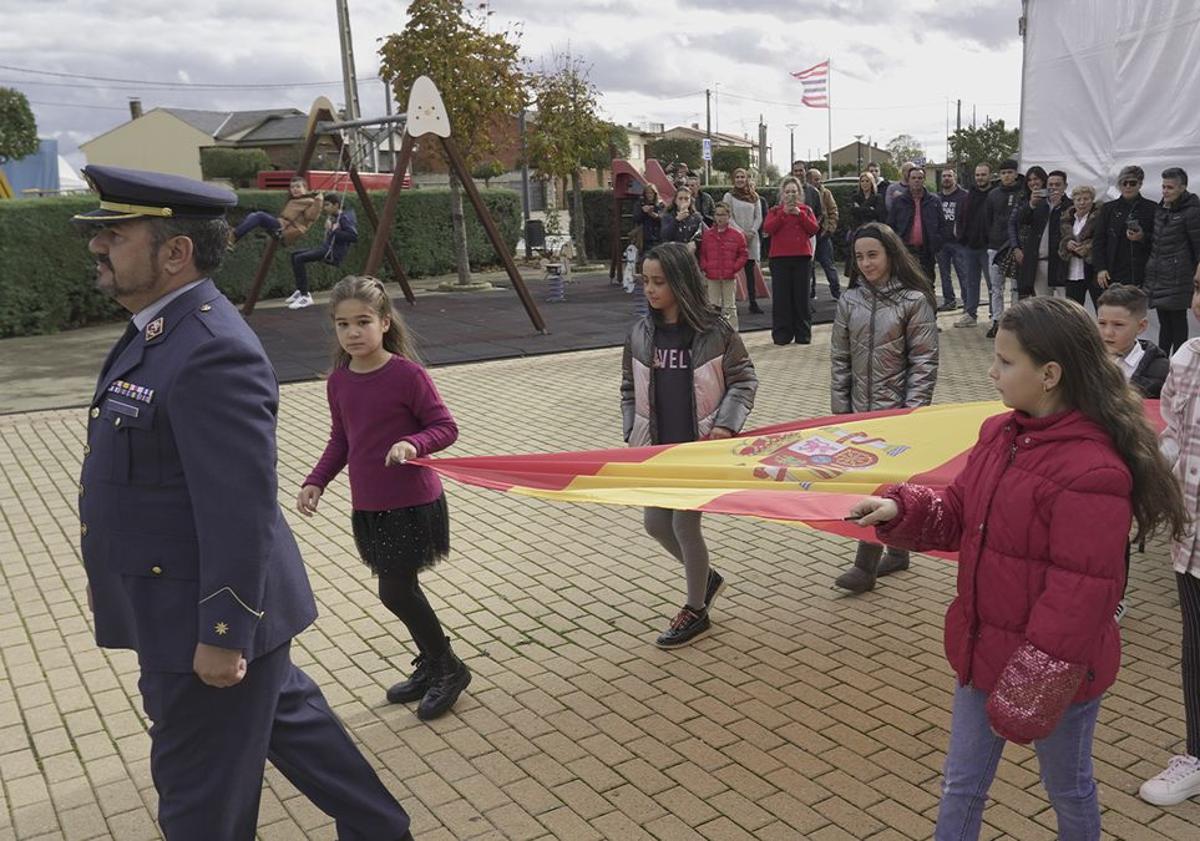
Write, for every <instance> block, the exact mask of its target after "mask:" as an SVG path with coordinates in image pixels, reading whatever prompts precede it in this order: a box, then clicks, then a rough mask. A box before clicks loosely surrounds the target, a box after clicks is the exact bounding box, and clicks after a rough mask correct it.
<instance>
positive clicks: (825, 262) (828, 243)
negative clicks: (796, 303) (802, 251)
mask: <svg viewBox="0 0 1200 841" xmlns="http://www.w3.org/2000/svg"><path fill="white" fill-rule="evenodd" d="M818 263H820V264H821V268H823V269H824V270H825V280H826V281H827V282H828V283H829V294H830V295H831V296H832V297H834V298H837V297H838V296H840V295H841V294H842V289H841V276H840V275H839V274H838V269H837V264H836V263H834V262H833V237H832V236H830V235H828V234H821V235H820V236H818V237H817V249H816V253H814V254H813V264H812V294H814V295H815V294H816V290H817V264H818Z"/></svg>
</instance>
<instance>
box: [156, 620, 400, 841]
mask: <svg viewBox="0 0 1200 841" xmlns="http://www.w3.org/2000/svg"><path fill="white" fill-rule="evenodd" d="M290 653H291V644H290V643H285V644H284V645H281V646H280V647H279V648H277V649H275V650H274V651H272V652H270V653H269V654H266V655H264V656H262V657H259V658H258V659H257V660H255V661H254V662H252V663H251V664H250V667H249V669H248V670H247V672H246V677H245V678H244V679H243V680H242V682H241V683H239V684H237V685H236V686H231V687H229V688H227V689H217V688H215V687H211V686H207V685H205V684H204V683H202V682H201V681H200V679H199V678H198V677H196V675H194V674H170V673H164V672H143V673H142V676H141V679H140V680H139V682H138V688H139V689H140V690H141V693H142V703H143V705H144V707H145V710H146V714H147V715H148V716H149V717H150V720H151V721H152V722H153V723H152V726H151V728H150V739H151V747H150V771H151V774H152V775H153V777H154V786H155V788H156V789H157V790H158V798H159V801H158V821H159V825H160V826H161V828H162V831H163V835H164V836H165V837H166V838H167V841H253V839H254V833H255V829H256V826H257V823H258V805H259V798H260V796H261V793H262V780H263V769H264V766H265V764H266V760H267V758H268V757H269V758H270V760H271V762H272V763H273V764H274V765H275V767H276V768H278V769H279V771H280V772H281V773H282V774H283V775H284V776H285V777H287V778H288V780H290V781H291V782H292V784H293V785H295V786H296V788H298V789H299V790H300V792H301V793H302V794H304V795H305V796H306V797H308V799H309V800H311V801H312V802H313V804H314V805H316V806H317V807H318V808H320V809H321V810H322V811H323V812H325V814H327V815H329V816H331V817H333V818H334V820H335V821H336V822H337V833H338V838H339V839H340V841H367V839H370V841H400V839H402V838H404V837H405V833H406V832H408V815H407V814H406V813H405V811H404V809H403V808H401V806H400V804H399V803H397V802H396V799H395V798H394V797H392V795H391V794H390V793H389V792H388V790H387V789H386V788H384V787H383V783H382V782H380V780H379V777H378V776H377V775H376V774H375V771H374V769H372V768H371V766H370V764H369V763H368V762H367V760H366V759H365V758H364V757H363V755H362V754H361V753H359V751H358V748H356V747H355V746H354V743H353V742H352V741H351V740H350V736H349V735H348V734H347V733H346V731H345V729H344V728H343V727H342V724H341V722H340V721H339V720H338V719H337V717H336V716H335V715H334V713H333V711H332V710H331V709H330V708H329V705H328V704H327V703H326V702H325V698H324V696H322V695H321V690H320V689H318V688H317V685H316V684H315V683H313V681H312V679H311V678H309V676H308V675H306V674H305V673H304V672H302V671H301V670H300V669H299V668H297V667H296V666H295V665H293V664H292V661H291V656H290Z"/></svg>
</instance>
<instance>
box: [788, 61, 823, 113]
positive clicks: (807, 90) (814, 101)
mask: <svg viewBox="0 0 1200 841" xmlns="http://www.w3.org/2000/svg"><path fill="white" fill-rule="evenodd" d="M792 76H794V77H795V78H797V79H799V80H800V84H802V85H804V96H803V98H801V100H800V101H801V102H802V103H803V104H805V105H807V106H808V107H809V108H828V107H829V59H825V60H824V61H822V62H821V63H820V64H814V65H813V66H812V67H810V68H808V69H807V70H797V71H796V72H795V73H793V74H792Z"/></svg>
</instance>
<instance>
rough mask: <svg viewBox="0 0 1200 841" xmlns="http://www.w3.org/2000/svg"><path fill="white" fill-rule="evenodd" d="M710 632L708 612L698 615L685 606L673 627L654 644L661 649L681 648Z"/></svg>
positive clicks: (663, 633)
mask: <svg viewBox="0 0 1200 841" xmlns="http://www.w3.org/2000/svg"><path fill="white" fill-rule="evenodd" d="M710 630H712V623H711V622H709V621H708V611H707V610H702V611H700V612H699V613H697V612H696V611H694V610H692V609H691V608H690V607H688V606H687V605H684V606H683V607H681V608H680V609H679V613H677V614H675V618H674V619H673V620H672V621H671V627H669V628H667V630H665V631H663V632H662V634H660V635H659V637H658V639H656V640H655V641H654V644H655V645H657V646H658V647H659V648H679V647H680V646H684V645H687V644H688V643H689V642H695V641H696V640H698V639H700V637H702V636H704V635H705V634H707V633H708V632H709V631H710Z"/></svg>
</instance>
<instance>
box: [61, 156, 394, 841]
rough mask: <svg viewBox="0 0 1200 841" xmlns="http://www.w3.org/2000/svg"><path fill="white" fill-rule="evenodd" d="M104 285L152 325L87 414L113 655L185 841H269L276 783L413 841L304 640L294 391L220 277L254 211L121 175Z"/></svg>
mask: <svg viewBox="0 0 1200 841" xmlns="http://www.w3.org/2000/svg"><path fill="white" fill-rule="evenodd" d="M84 173H85V175H86V176H87V178H88V180H89V181H90V183H91V185H92V187H93V188H94V189H95V190H96V191H97V192H98V193H99V194H100V207H99V208H98V209H96V210H93V211H90V212H88V213H84V214H81V215H79V216H76V217H75V222H76V224H77V225H81V226H86V227H87V228H89V229H91V230H92V231H93V232H94V235H93V236H92V238H91V240H90V242H89V243H88V249H89V250H90V251H91V253H92V254H93V255H94V256H95V258H96V270H97V276H98V277H97V285H98V287H99V288H100V289H102V290H104V291H106V292H107V293H109V294H111V295H112V296H113V297H114V298H115V299H116V300H117V302H118V303H120V304H121V305H122V306H123V307H125V309H127V310H129V311H130V312H131V313H132V314H133V318H132V319H131V320H130V322H129V325H128V327H127V328H126V331H125V334H124V335H123V336H122V338H121V340H120V341H119V342H118V343H117V344H116V346H114V347H113V349H112V351H111V352H110V353H109V355H108V358H107V359H106V360H105V362H104V368H103V370H102V372H101V374H100V379H99V381H98V382H97V385H96V392H95V394H94V395H93V397H92V401H91V407H90V409H89V411H88V415H89V417H88V430H87V445H86V446H85V447H84V456H85V457H84V461H83V475H82V478H81V480H80V483H79V513H80V520H81V523H80V531H81V534H82V549H83V560H84V566H85V567H86V570H87V578H88V591H89V603H90V604H91V606H92V611H93V615H94V618H95V627H96V642H97V643H98V644H99V645H101V646H103V647H106V648H129V649H133V650H134V651H136V652H137V654H138V660H139V663H140V666H141V678H140V680H139V682H138V686H139V689H140V690H141V694H142V701H143V705H144V708H145V711H146V714H147V716H148V717H149V718H150V721H151V728H150V739H151V752H150V769H151V773H152V775H153V778H154V785H155V788H156V789H157V790H158V796H159V811H158V818H159V823H160V825H161V827H162V830H163V833H164V834H165V836H166V838H167V839H168V841H193V839H194V841H201V839H203V841H243V840H244V841H250V839H253V838H254V835H255V827H256V824H257V818H258V805H259V796H260V792H261V788H262V777H263V768H264V765H265V761H266V759H267V758H268V757H269V758H270V759H271V761H272V762H273V763H274V764H275V766H276V767H277V768H278V769H279V770H280V771H281V772H282V773H283V774H284V775H285V776H286V777H287V778H288V779H289V780H291V781H292V783H294V784H295V785H296V787H297V788H298V789H299V790H300V791H301V792H303V793H304V794H305V795H307V796H308V797H309V798H310V799H311V800H312V801H313V803H314V804H316V805H317V806H318V807H320V808H321V809H322V810H323V811H325V812H326V813H327V814H329V815H330V816H332V817H333V818H334V819H335V820H336V823H337V831H338V836H339V838H340V839H341V841H351V839H354V840H355V841H359V839H361V840H362V841H366V839H370V841H405V840H406V839H411V838H412V836H411V835H410V834H409V832H408V825H409V819H408V815H407V814H405V812H404V809H402V808H401V806H400V804H399V803H397V802H396V800H395V798H393V797H392V795H391V794H389V793H388V791H387V790H386V789H385V788H384V786H383V784H382V783H381V782H380V780H379V778H378V776H376V774H375V772H374V770H373V769H372V768H371V766H370V765H369V764H368V763H367V761H366V760H365V759H364V758H363V756H362V754H360V753H359V751H358V749H357V748H356V747H355V746H354V744H353V742H351V740H350V737H349V736H348V734H347V733H346V731H345V730H344V729H343V727H342V725H341V723H340V722H339V721H338V719H337V718H336V717H335V716H334V714H333V712H332V711H331V710H330V708H329V706H328V704H327V703H326V702H325V699H324V697H323V696H322V694H321V691H320V690H319V689H318V688H317V686H316V685H315V684H314V683H313V681H312V680H311V679H310V678H309V677H308V676H307V675H306V674H305V673H304V672H303V671H301V670H300V669H299V668H297V667H296V666H295V665H293V664H292V662H291V658H290V648H291V640H292V638H293V637H294V636H295V635H296V634H298V633H300V631H302V630H303V629H304V628H305V627H307V626H308V625H309V624H311V623H312V621H313V620H314V619H315V618H316V613H317V611H316V604H315V601H314V599H313V595H312V590H311V589H310V587H309V583H308V577H307V575H306V574H305V570H304V564H303V561H302V560H301V557H300V552H299V550H298V548H297V546H296V542H295V540H294V539H293V537H292V533H291V530H290V529H289V528H288V525H287V522H286V521H285V520H284V518H283V514H282V512H281V510H280V508H279V504H278V501H277V497H276V473H275V458H276V452H275V424H276V412H277V409H278V404H279V395H278V387H277V384H276V381H275V375H274V372H273V370H272V368H271V364H270V362H269V361H268V360H267V357H266V355H265V353H264V352H263V349H262V346H261V344H260V343H259V341H258V338H257V337H256V336H255V334H254V333H253V332H252V331H251V330H250V328H249V327H248V326H247V325H246V323H245V321H243V320H242V318H241V316H240V315H239V314H238V312H237V311H236V310H235V309H234V307H233V305H232V304H230V302H229V301H228V300H227V299H226V298H225V296H224V295H222V294H221V293H220V292H219V291H217V288H216V286H215V285H214V284H213V281H212V280H211V278H210V275H211V273H212V272H214V271H215V270H216V268H217V265H218V264H219V262H220V259H221V256H222V255H223V254H224V252H225V243H226V238H227V233H228V227H227V225H226V223H225V218H224V217H225V211H226V209H227V208H229V207H232V206H233V205H235V204H236V203H237V197H236V196H235V195H234V194H233V193H231V192H229V191H227V190H224V189H220V188H218V187H215V186H213V185H210V184H204V183H201V182H198V181H193V180H191V179H187V178H181V177H177V176H171V175H163V174H159V173H152V172H142V171H137V170H128V169H121V168H117V167H106V166H89V167H86V168H85V169H84Z"/></svg>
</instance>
